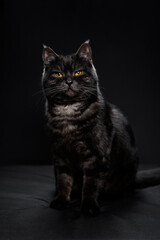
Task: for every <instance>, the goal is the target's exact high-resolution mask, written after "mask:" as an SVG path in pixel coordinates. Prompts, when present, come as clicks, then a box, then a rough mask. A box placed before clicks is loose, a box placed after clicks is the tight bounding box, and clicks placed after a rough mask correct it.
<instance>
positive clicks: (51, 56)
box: [42, 45, 58, 65]
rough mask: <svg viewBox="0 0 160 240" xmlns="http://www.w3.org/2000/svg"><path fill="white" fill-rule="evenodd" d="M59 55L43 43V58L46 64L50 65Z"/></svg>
mask: <svg viewBox="0 0 160 240" xmlns="http://www.w3.org/2000/svg"><path fill="white" fill-rule="evenodd" d="M57 57H58V54H57V53H55V52H54V51H53V50H52V49H51V48H50V47H47V46H46V45H43V53H42V58H43V62H44V65H49V64H50V63H51V62H52V61H54V60H55V59H56V58H57Z"/></svg>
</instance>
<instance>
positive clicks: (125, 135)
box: [42, 41, 160, 215]
mask: <svg viewBox="0 0 160 240" xmlns="http://www.w3.org/2000/svg"><path fill="white" fill-rule="evenodd" d="M43 61H44V72H43V77H42V82H43V90H44V93H45V96H46V116H47V121H48V127H49V129H50V132H51V136H52V149H53V153H54V166H55V173H56V185H57V197H56V199H55V200H53V202H52V203H51V207H54V208H58V209H60V208H64V207H67V206H68V205H69V203H70V201H71V197H72V196H74V195H76V194H78V195H79V196H80V197H81V202H82V210H83V211H84V212H85V213H89V214H93V215H95V214H97V213H98V212H99V203H98V200H99V197H100V196H101V195H102V194H104V193H106V194H108V195H109V194H117V193H121V192H122V191H125V190H130V189H133V188H135V187H144V186H145V184H146V181H143V180H142V178H140V179H139V180H138V181H137V178H136V173H137V167H138V155H137V149H136V145H135V139H134V135H133V132H132V129H131V127H130V125H129V123H128V121H127V119H126V118H125V117H124V115H123V114H122V113H121V112H120V111H119V110H118V109H117V108H116V107H115V106H114V105H112V104H110V103H105V102H104V99H103V96H102V94H101V91H100V89H99V80H98V76H97V73H96V69H95V67H94V65H93V62H92V53H91V47H90V45H89V42H88V41H86V42H85V43H83V44H82V45H81V46H80V48H79V50H78V51H77V52H76V53H75V54H72V55H68V56H61V55H57V54H56V53H55V52H54V51H53V50H52V49H51V48H49V47H46V46H44V49H43ZM159 182H160V177H159V176H158V177H157V178H156V180H155V182H154V184H156V183H159ZM149 184H150V185H152V183H151V182H150V183H147V186H148V185H149Z"/></svg>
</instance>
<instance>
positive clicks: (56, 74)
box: [42, 41, 98, 103]
mask: <svg viewBox="0 0 160 240" xmlns="http://www.w3.org/2000/svg"><path fill="white" fill-rule="evenodd" d="M42 57H43V61H44V71H43V77H42V83H43V89H44V93H45V95H46V97H47V98H48V99H50V100H55V101H56V100H57V101H61V102H62V103H63V102H66V101H81V100H85V99H89V98H94V97H96V96H97V83H98V77H97V73H96V70H95V68H94V65H93V62H92V51H91V47H90V45H89V41H86V42H84V43H83V44H82V45H81V46H80V48H79V49H78V51H77V52H76V53H74V54H71V55H67V56H62V55H58V54H57V53H55V52H54V51H53V50H52V49H51V48H50V47H47V46H44V49H43V55H42Z"/></svg>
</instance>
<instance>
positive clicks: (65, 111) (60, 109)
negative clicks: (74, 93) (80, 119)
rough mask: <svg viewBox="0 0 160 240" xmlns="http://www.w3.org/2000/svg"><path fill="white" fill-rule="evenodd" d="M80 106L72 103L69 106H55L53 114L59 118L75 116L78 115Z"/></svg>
mask: <svg viewBox="0 0 160 240" xmlns="http://www.w3.org/2000/svg"><path fill="white" fill-rule="evenodd" d="M80 106H81V104H80V103H74V104H70V105H57V106H56V107H54V112H55V114H57V115H61V116H65V115H67V116H69V115H77V114H78V113H79V109H80Z"/></svg>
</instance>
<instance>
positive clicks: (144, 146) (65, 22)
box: [0, 0, 160, 164]
mask: <svg viewBox="0 0 160 240" xmlns="http://www.w3.org/2000/svg"><path fill="white" fill-rule="evenodd" d="M140 2H141V1H139V2H138V4H136V3H135V1H132V2H131V1H126V2H124V1H117V2H115V1H112V3H108V1H104V0H102V1H101V0H99V1H88V0H81V1H70V0H68V1H60V0H57V1H54V0H52V1H47V0H45V1H42V0H39V1H33V0H32V1H30V0H24V1H22V0H15V1H11V0H10V1H9V0H6V1H3V2H1V41H2V44H1V50H2V53H3V63H2V64H1V67H2V74H3V78H2V77H1V82H0V89H1V91H0V132H1V139H0V141H1V142H0V146H1V150H0V151H1V152H0V156H1V163H2V164H9V163H11V164H14V163H48V162H49V147H48V141H47V138H46V136H45V131H44V101H43V99H42V95H41V94H39V93H37V92H38V91H39V90H40V89H41V74H42V69H43V64H42V58H41V53H42V44H43V43H44V44H46V45H49V46H51V47H52V48H53V49H54V50H55V51H56V52H58V53H63V54H69V53H72V52H74V51H76V50H77V48H78V47H79V46H80V44H81V43H82V42H84V41H85V40H87V39H90V40H91V41H90V44H91V46H92V50H93V59H94V63H95V66H96V69H97V72H98V74H99V77H100V84H101V87H102V91H103V93H104V96H105V98H106V99H107V100H109V101H111V102H112V103H114V104H116V105H117V106H119V107H120V108H121V110H122V111H123V112H124V113H125V115H127V116H128V118H129V120H130V122H131V124H132V127H133V129H134V132H135V136H136V139H137V145H138V148H139V154H140V159H141V162H142V163H158V162H160V151H159V148H160V145H159V140H160V107H159V101H160V94H159V86H160V83H159V81H160V74H159V63H160V60H159V44H160V34H159V33H160V32H159V28H160V25H159V10H160V7H159V5H158V1H157V2H156V1H150V2H148V3H147V2H145V4H142V3H141V4H140ZM1 56H2V55H1ZM1 76H2V75H1Z"/></svg>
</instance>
